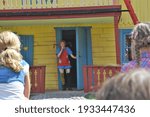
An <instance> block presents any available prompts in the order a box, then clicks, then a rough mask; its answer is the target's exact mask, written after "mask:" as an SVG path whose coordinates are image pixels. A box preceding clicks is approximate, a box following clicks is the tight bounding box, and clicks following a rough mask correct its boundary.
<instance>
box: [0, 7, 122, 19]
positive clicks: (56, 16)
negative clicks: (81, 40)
mask: <svg viewBox="0 0 150 117" xmlns="http://www.w3.org/2000/svg"><path fill="white" fill-rule="evenodd" d="M112 8H113V9H114V8H119V9H121V6H120V5H112V6H94V7H74V8H50V9H19V10H17V9H16V10H0V12H1V13H7V12H11V13H15V12H21V13H24V12H46V11H56V12H58V11H61V12H62V11H69V10H74V11H82V10H84V11H86V10H87V11H89V10H98V9H100V10H103V9H112ZM115 15H120V12H110V13H94V14H72V15H70V14H68V15H55V16H17V17H16V16H12V17H0V20H38V19H66V18H89V17H109V16H115Z"/></svg>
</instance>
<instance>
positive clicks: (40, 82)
mask: <svg viewBox="0 0 150 117" xmlns="http://www.w3.org/2000/svg"><path fill="white" fill-rule="evenodd" d="M45 69H46V68H45V66H32V67H30V78H31V93H44V92H45Z"/></svg>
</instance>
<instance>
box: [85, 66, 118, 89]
mask: <svg viewBox="0 0 150 117" xmlns="http://www.w3.org/2000/svg"><path fill="white" fill-rule="evenodd" d="M120 68H121V67H120V66H84V67H83V77H84V92H91V91H97V89H99V88H100V87H101V86H102V84H103V82H104V81H105V80H106V79H109V78H111V77H112V76H113V75H114V74H116V73H117V72H120Z"/></svg>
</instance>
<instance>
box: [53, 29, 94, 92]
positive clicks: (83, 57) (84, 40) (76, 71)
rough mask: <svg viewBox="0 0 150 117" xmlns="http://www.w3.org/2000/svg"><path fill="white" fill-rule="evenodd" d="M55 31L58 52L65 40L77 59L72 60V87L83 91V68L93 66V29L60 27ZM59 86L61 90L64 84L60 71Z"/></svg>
mask: <svg viewBox="0 0 150 117" xmlns="http://www.w3.org/2000/svg"><path fill="white" fill-rule="evenodd" d="M55 29H56V45H57V46H56V47H57V48H56V50H57V49H58V47H59V46H58V45H59V42H60V41H61V40H62V39H63V40H65V41H66V44H67V46H68V47H69V48H70V49H71V50H72V52H73V54H74V55H75V56H76V57H77V59H76V60H74V59H71V58H70V60H71V64H72V69H71V76H72V87H73V88H74V89H77V90H82V89H83V88H84V78H83V66H84V65H92V43H91V27H59V28H55ZM58 85H59V89H60V90H61V89H62V84H61V80H60V73H59V71H58Z"/></svg>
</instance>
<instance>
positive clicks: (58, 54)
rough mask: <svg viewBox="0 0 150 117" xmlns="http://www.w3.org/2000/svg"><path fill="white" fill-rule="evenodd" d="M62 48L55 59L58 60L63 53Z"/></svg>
mask: <svg viewBox="0 0 150 117" xmlns="http://www.w3.org/2000/svg"><path fill="white" fill-rule="evenodd" d="M63 50H64V49H63V48H61V50H60V52H59V53H58V54H57V57H58V58H59V57H60V55H61V54H62V52H63Z"/></svg>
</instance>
